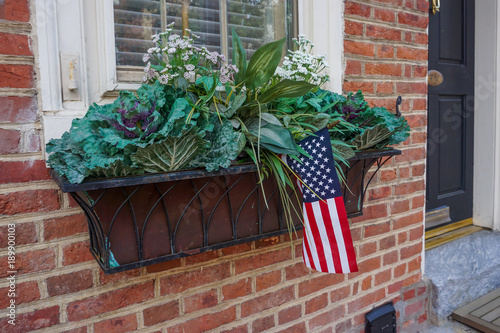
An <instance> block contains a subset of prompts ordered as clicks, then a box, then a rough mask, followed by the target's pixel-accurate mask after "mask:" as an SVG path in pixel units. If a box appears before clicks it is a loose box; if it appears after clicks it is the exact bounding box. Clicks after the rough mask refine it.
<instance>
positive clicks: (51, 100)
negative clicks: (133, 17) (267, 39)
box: [34, 0, 344, 142]
mask: <svg viewBox="0 0 500 333" xmlns="http://www.w3.org/2000/svg"><path fill="white" fill-rule="evenodd" d="M35 11H36V22H35V24H34V26H35V27H34V28H35V29H34V35H35V37H36V39H37V45H38V50H39V51H38V59H37V60H38V67H39V70H40V71H39V73H40V77H39V80H38V89H39V92H40V96H41V100H42V103H41V105H42V118H43V128H44V139H45V142H48V140H49V139H51V138H59V137H61V135H62V134H63V133H64V132H65V131H67V130H68V129H69V128H70V126H71V121H72V120H73V119H74V118H76V117H82V116H83V115H84V114H85V112H86V111H87V109H88V107H89V106H90V105H91V104H92V103H94V102H97V103H106V102H109V101H111V100H112V99H114V97H115V96H116V95H117V93H118V91H119V90H123V89H127V90H136V89H137V88H138V87H139V86H140V84H136V83H123V82H118V81H117V66H116V56H115V47H114V45H115V44H114V43H115V41H114V30H113V24H114V23H113V22H114V20H113V1H112V0H36V1H35ZM343 11H344V8H343V1H342V0H298V21H299V33H301V34H305V35H306V37H307V38H308V39H310V40H311V41H312V42H313V43H314V44H315V50H314V52H315V53H319V54H326V55H327V60H328V63H329V64H330V67H329V69H328V71H329V73H328V74H329V75H330V79H331V81H330V83H329V84H328V86H327V87H326V88H327V89H330V90H332V91H335V92H338V93H340V92H341V91H342V78H343V72H344V66H343V34H344V31H343V29H344V21H343ZM62 54H72V55H76V56H77V57H78V63H77V64H78V65H77V67H76V71H77V72H78V92H79V93H80V96H81V101H70V102H68V101H66V102H65V101H63V96H62V92H61V91H62V88H63V87H64V86H65V85H66V84H67V83H66V82H67V81H66V78H62V77H61V72H62V70H61V62H60V55H62Z"/></svg>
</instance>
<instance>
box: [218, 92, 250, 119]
mask: <svg viewBox="0 0 500 333" xmlns="http://www.w3.org/2000/svg"><path fill="white" fill-rule="evenodd" d="M246 100H247V94H245V93H244V92H241V93H239V94H237V95H236V96H234V98H233V99H232V100H231V101H230V102H229V105H228V107H227V109H226V111H225V112H224V115H225V116H226V118H231V117H232V116H234V114H235V113H236V111H238V109H239V108H240V107H241V106H242V105H243V103H245V101H246Z"/></svg>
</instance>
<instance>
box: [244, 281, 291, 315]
mask: <svg viewBox="0 0 500 333" xmlns="http://www.w3.org/2000/svg"><path fill="white" fill-rule="evenodd" d="M294 298H295V293H294V287H293V286H289V287H286V288H282V289H280V290H277V291H274V292H270V293H268V294H265V295H262V296H259V297H255V298H253V299H251V300H249V301H246V302H244V303H243V304H241V317H248V316H251V315H253V314H255V313H258V312H262V311H264V310H267V309H270V308H273V307H276V306H280V305H283V304H284V303H286V302H289V301H291V300H293V299H294Z"/></svg>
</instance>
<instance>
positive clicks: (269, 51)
mask: <svg viewBox="0 0 500 333" xmlns="http://www.w3.org/2000/svg"><path fill="white" fill-rule="evenodd" d="M284 43H285V38H283V39H280V40H278V41H276V42H272V43H268V44H265V45H262V46H261V47H259V48H258V49H257V51H255V53H254V54H253V56H252V58H250V62H249V63H248V67H247V71H246V74H245V85H246V86H247V88H248V89H249V90H254V89H256V88H258V87H260V86H261V85H262V84H264V83H266V82H267V81H269V79H270V78H271V76H273V74H274V72H276V68H277V67H278V65H279V63H280V60H281V54H282V51H283V44H284Z"/></svg>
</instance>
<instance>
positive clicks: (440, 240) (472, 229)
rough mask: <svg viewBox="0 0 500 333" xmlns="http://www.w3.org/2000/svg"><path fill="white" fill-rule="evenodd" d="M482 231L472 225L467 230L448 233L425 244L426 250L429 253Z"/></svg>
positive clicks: (462, 229)
mask: <svg viewBox="0 0 500 333" xmlns="http://www.w3.org/2000/svg"><path fill="white" fill-rule="evenodd" d="M481 230H483V228H481V227H477V226H474V225H471V226H468V227H465V228H461V229H458V230H454V231H451V232H448V233H446V234H443V235H439V236H436V237H433V238H431V239H429V240H427V241H426V242H425V250H426V251H427V250H430V249H433V248H435V247H438V246H440V245H443V244H446V243H449V242H451V241H454V240H456V239H459V238H462V237H464V236H467V235H470V234H473V233H475V232H478V231H481Z"/></svg>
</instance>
